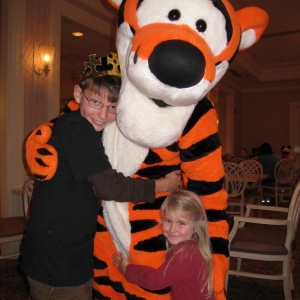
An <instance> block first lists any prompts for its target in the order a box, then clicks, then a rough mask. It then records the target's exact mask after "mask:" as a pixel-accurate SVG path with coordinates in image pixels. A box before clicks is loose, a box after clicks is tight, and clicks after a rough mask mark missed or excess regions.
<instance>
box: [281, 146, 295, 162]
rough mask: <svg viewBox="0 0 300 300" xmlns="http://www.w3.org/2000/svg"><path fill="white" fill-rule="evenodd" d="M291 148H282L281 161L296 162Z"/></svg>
mask: <svg viewBox="0 0 300 300" xmlns="http://www.w3.org/2000/svg"><path fill="white" fill-rule="evenodd" d="M290 150H291V146H281V159H285V158H287V159H290V160H292V161H295V157H294V156H292V155H290Z"/></svg>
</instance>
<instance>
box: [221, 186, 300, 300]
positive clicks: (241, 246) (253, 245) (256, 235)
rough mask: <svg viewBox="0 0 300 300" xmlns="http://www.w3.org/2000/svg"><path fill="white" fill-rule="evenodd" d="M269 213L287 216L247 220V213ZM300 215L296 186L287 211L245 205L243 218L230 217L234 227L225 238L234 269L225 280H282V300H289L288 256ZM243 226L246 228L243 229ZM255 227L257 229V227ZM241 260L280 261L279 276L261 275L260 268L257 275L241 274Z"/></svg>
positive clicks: (290, 285)
mask: <svg viewBox="0 0 300 300" xmlns="http://www.w3.org/2000/svg"><path fill="white" fill-rule="evenodd" d="M256 209H258V210H261V211H271V212H274V214H277V213H276V212H281V213H284V214H283V215H286V214H287V217H286V218H281V219H278V218H276V219H269V218H254V217H250V214H251V210H256ZM299 215H300V183H298V184H297V186H296V188H295V191H294V193H293V197H292V200H291V202H290V206H289V208H285V207H275V206H266V205H252V204H249V205H247V211H246V215H245V216H234V225H233V228H232V230H231V232H230V235H229V251H230V255H229V259H230V260H231V259H232V258H237V269H236V270H232V269H230V270H229V272H228V275H227V279H226V288H227V285H228V276H229V275H235V276H244V277H251V278H260V279H268V280H282V281H283V288H284V296H285V300H292V297H291V290H292V289H294V281H293V274H292V271H293V270H292V269H293V261H292V253H293V251H294V250H295V235H296V230H297V226H298V221H299ZM245 224H247V225H245ZM258 224H259V225H258ZM242 259H250V260H257V261H269V262H273V261H280V262H281V264H282V269H281V273H280V274H274V273H273V271H272V270H270V273H268V274H265V273H264V274H262V273H261V270H263V268H260V267H258V268H257V270H256V271H257V272H250V271H247V270H241V263H242Z"/></svg>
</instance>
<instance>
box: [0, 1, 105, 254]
mask: <svg viewBox="0 0 300 300" xmlns="http://www.w3.org/2000/svg"><path fill="white" fill-rule="evenodd" d="M0 5H1V10H0V12H1V27H0V28H1V43H0V45H1V50H0V53H1V59H0V67H1V68H0V82H1V85H0V138H1V147H0V204H1V205H0V213H1V216H2V217H5V216H12V215H21V214H22V213H23V212H22V199H21V195H19V194H15V193H14V191H15V189H16V188H19V187H22V186H23V183H24V180H25V179H26V178H27V173H26V170H25V164H24V149H23V147H24V141H25V139H26V137H27V135H28V134H29V133H30V132H31V131H32V130H33V129H34V128H35V127H37V126H38V125H39V124H41V123H43V122H45V121H48V120H51V119H52V118H53V117H55V116H57V114H58V113H59V98H60V55H59V53H60V29H61V18H62V16H65V17H67V18H70V19H72V20H74V21H77V22H81V23H82V24H84V25H85V26H88V27H90V28H92V29H94V30H97V31H99V32H101V33H102V34H104V35H106V36H108V37H109V36H110V34H111V24H110V20H108V19H107V20H101V19H100V18H98V17H96V16H95V14H89V13H88V12H86V11H83V10H82V9H81V8H80V4H79V3H78V1H76V0H74V1H72V0H66V1H65V0H48V1H40V0H9V1H7V0H0ZM99 5H100V6H101V7H102V4H99ZM44 41H52V42H54V43H55V52H56V53H55V54H54V59H53V65H52V69H51V72H50V73H49V74H48V77H45V76H44V75H41V76H37V75H36V74H35V73H34V71H33V61H34V60H33V58H34V49H36V48H37V47H38V45H40V44H41V43H43V42H44ZM1 251H9V249H7V248H6V247H5V249H4V248H3V247H2V248H1Z"/></svg>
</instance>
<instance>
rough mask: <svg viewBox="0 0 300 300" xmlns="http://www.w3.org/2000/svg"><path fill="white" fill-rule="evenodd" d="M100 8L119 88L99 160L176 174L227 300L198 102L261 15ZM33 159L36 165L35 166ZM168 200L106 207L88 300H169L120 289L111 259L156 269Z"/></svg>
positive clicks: (210, 1) (216, 201)
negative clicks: (203, 226)
mask: <svg viewBox="0 0 300 300" xmlns="http://www.w3.org/2000/svg"><path fill="white" fill-rule="evenodd" d="M108 2H109V3H110V4H112V5H113V6H114V7H116V8H118V9H119V18H118V22H119V24H118V31H117V51H118V56H119V60H120V66H121V73H122V88H121V92H120V98H119V102H118V108H117V109H118V110H117V114H118V116H117V123H114V124H111V125H109V126H108V127H106V128H105V131H104V136H103V139H104V146H105V149H106V153H107V155H108V156H109V158H110V161H111V164H112V166H113V167H114V168H116V169H117V170H118V171H120V172H123V173H124V174H125V175H130V176H134V177H137V176H141V177H145V178H155V179H157V178H161V177H163V176H164V175H165V174H167V173H168V172H170V171H171V170H173V169H175V168H177V167H178V166H180V167H181V170H182V172H183V181H184V185H185V188H186V189H189V190H191V191H193V192H195V193H197V194H198V195H199V196H200V197H201V199H202V201H203V203H204V206H205V209H206V212H207V215H208V220H209V233H210V237H211V243H212V248H213V259H214V283H213V285H214V291H215V293H216V299H217V300H222V299H225V291H224V281H225V277H226V272H227V270H228V260H227V256H228V225H227V222H226V212H225V211H226V202H227V194H226V192H225V191H224V189H223V179H224V170H223V166H222V160H221V154H222V151H221V145H220V141H219V136H218V125H217V116H216V112H215V110H214V108H213V106H212V105H211V103H210V102H209V101H208V100H207V99H206V98H205V95H206V94H207V93H208V92H209V91H210V90H211V89H212V87H214V86H215V84H216V83H217V82H218V81H219V80H220V79H221V78H222V76H223V75H224V73H225V72H226V70H227V68H228V65H229V62H230V61H231V60H232V59H233V58H234V56H235V54H236V52H237V51H238V50H239V49H245V48H248V47H250V46H251V45H253V44H254V43H255V42H256V41H257V40H258V39H259V38H260V36H261V35H262V33H263V31H264V30H265V28H266V26H267V23H268V16H267V14H266V13H265V12H264V11H262V10H261V9H259V8H256V7H249V8H245V9H242V10H240V11H237V12H235V11H234V9H233V8H232V6H231V5H230V3H229V2H228V1H227V0H184V1H182V0H165V1H161V0H142V1H141V0H127V1H126V0H124V1H121V0H119V1H118V0H116V1H111V0H109V1H108ZM35 132H36V131H35ZM35 132H34V133H33V134H32V135H31V137H30V138H29V140H30V141H31V142H30V145H31V146H32V145H33V143H36V142H37V143H38V141H35V138H37V137H36V136H35ZM46 140H47V139H44V141H43V142H46ZM40 148H47V145H38V144H36V145H34V146H33V147H31V149H33V150H35V152H34V153H33V156H32V160H29V161H28V163H29V166H30V167H31V170H32V171H33V173H35V174H39V176H42V177H45V178H46V179H47V176H48V174H52V173H53V171H52V170H49V168H48V165H50V164H49V163H48V162H47V160H46V159H47V157H44V156H41V155H40V154H39V153H38V152H40V150H39V149H40ZM50 151H53V149H50ZM41 160H43V163H42V165H39V166H37V165H35V163H36V162H37V161H41ZM50 161H51V162H53V160H51V158H50ZM34 165H35V166H34ZM50 169H51V168H50ZM166 195H167V194H166V193H161V194H157V199H156V202H155V203H154V204H146V203H139V204H137V205H133V204H131V203H117V202H114V201H108V202H105V201H104V203H103V211H102V212H101V213H100V214H99V218H98V230H97V233H96V236H95V251H94V255H95V278H94V291H95V294H94V297H95V299H105V300H107V299H111V300H117V299H130V300H142V299H148V300H167V299H170V296H169V289H168V288H167V289H164V290H160V291H155V292H153V291H147V290H145V289H142V288H140V287H138V286H136V285H133V284H130V283H128V282H127V281H126V280H125V279H124V277H123V275H122V274H120V273H119V271H118V270H117V268H116V267H115V266H114V264H113V260H112V255H113V254H116V253H117V252H119V251H122V252H123V253H124V254H125V255H127V256H128V257H129V262H130V263H135V264H143V265H149V266H152V267H158V266H159V265H160V264H161V263H162V261H163V259H164V250H165V241H164V238H163V236H162V231H161V228H160V224H159V219H160V213H159V208H160V205H161V203H162V201H163V200H164V199H165V197H166Z"/></svg>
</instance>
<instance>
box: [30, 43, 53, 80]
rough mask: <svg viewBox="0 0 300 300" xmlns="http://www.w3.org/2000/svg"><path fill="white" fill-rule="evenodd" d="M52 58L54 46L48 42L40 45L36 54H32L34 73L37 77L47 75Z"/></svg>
mask: <svg viewBox="0 0 300 300" xmlns="http://www.w3.org/2000/svg"><path fill="white" fill-rule="evenodd" d="M53 56H54V44H53V43H50V42H45V43H42V44H41V45H40V46H39V47H38V49H37V53H34V58H35V63H34V71H35V73H36V74H37V75H42V74H43V73H44V74H45V76H47V75H48V73H49V71H50V66H51V64H52V59H53Z"/></svg>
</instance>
